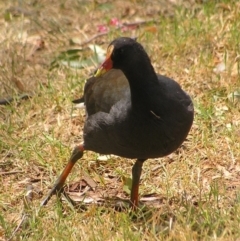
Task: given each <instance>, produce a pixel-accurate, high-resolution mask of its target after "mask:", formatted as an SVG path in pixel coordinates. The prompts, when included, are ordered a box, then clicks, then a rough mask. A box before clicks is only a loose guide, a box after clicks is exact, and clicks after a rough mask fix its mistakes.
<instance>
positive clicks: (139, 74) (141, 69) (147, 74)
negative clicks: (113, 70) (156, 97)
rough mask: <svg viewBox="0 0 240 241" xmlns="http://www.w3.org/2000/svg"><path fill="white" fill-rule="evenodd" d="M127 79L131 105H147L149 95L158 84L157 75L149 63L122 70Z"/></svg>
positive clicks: (149, 98)
mask: <svg viewBox="0 0 240 241" xmlns="http://www.w3.org/2000/svg"><path fill="white" fill-rule="evenodd" d="M123 72H124V74H125V76H126V78H127V79H128V82H129V85H130V91H131V100H132V105H133V106H139V105H141V106H144V105H148V104H149V102H150V100H151V95H152V94H153V93H154V92H155V90H156V89H157V87H158V86H159V82H158V77H157V75H156V73H155V71H154V68H153V66H152V65H151V64H149V65H144V66H136V67H135V68H134V69H129V68H128V70H126V71H123Z"/></svg>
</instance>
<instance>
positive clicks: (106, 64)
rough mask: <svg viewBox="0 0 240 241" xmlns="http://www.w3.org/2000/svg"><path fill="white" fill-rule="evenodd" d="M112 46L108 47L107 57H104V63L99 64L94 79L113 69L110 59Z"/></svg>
mask: <svg viewBox="0 0 240 241" xmlns="http://www.w3.org/2000/svg"><path fill="white" fill-rule="evenodd" d="M113 49H114V46H113V45H110V46H109V47H108V49H107V55H106V59H105V60H104V62H103V63H102V64H101V66H100V67H99V68H98V70H97V72H96V74H95V75H94V77H99V76H102V75H104V74H105V73H106V72H107V71H109V70H110V69H112V67H113V62H112V59H111V55H112V52H113Z"/></svg>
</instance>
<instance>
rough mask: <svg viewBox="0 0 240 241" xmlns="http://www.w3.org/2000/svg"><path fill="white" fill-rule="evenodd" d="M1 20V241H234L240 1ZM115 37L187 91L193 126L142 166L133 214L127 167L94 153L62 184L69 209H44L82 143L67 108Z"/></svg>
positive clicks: (55, 6)
mask: <svg viewBox="0 0 240 241" xmlns="http://www.w3.org/2000/svg"><path fill="white" fill-rule="evenodd" d="M0 13H1V14H0V67H1V68H0V104H1V105H0V125H1V128H0V185H1V189H0V241H2V240H44V241H45V240H73V241H74V240H114V241H115V240H181V241H182V240H226V241H229V240H240V152H239V150H240V113H239V112H240V31H239V30H240V18H239V14H240V3H239V2H238V1H233V0H232V1H231V0H225V1H201V0H196V1H194V0H189V1H184V0H171V1H170V0H168V1H164V0H159V1H155V0H154V1H151V4H150V3H149V2H148V1H104V0H103V1H102V0H99V1H83V0H82V1H81V0H78V1H74V0H61V1H56V0H52V1H46V0H34V1H33V0H26V1H23V0H22V1H21V0H19V1H16V0H12V1H3V0H0ZM118 36H129V37H137V40H138V41H139V42H140V43H142V45H143V46H144V47H145V49H146V50H147V52H148V54H149V56H150V57H151V60H152V63H153V66H154V68H155V70H156V72H158V73H161V74H162V75H166V76H169V77H171V78H173V79H175V80H176V81H177V82H178V83H179V84H180V85H181V86H182V88H183V89H184V90H185V91H187V92H188V93H189V94H190V96H191V97H192V99H193V102H194V107H195V119H194V123H193V126H192V129H191V131H190V133H189V135H188V137H187V139H186V141H185V142H184V143H183V145H182V146H181V147H180V148H179V149H178V150H177V151H176V152H175V153H172V154H171V155H169V156H167V157H164V158H159V159H151V160H148V161H146V162H145V163H144V166H143V173H142V177H141V185H140V201H141V206H140V209H139V210H138V212H136V213H133V212H132V211H131V210H130V209H129V208H128V207H127V205H125V204H126V203H127V200H128V198H129V182H131V179H130V178H131V168H132V165H133V163H134V160H127V159H124V158H120V157H117V156H101V155H99V154H98V153H93V152H86V153H85V154H84V157H83V158H82V159H81V160H80V161H79V162H78V163H77V164H76V166H75V167H74V169H73V171H72V172H71V175H70V176H69V178H68V180H67V183H66V187H65V191H66V192H67V193H68V194H69V195H70V197H71V198H72V200H73V201H74V204H73V203H71V202H69V201H68V200H66V199H65V198H64V197H62V200H63V201H62V202H60V201H59V199H57V198H56V197H55V196H53V197H52V199H51V200H50V202H49V203H48V204H47V206H45V207H41V208H40V203H41V201H42V200H43V198H44V197H45V196H46V194H47V193H48V191H49V190H50V188H51V187H52V185H53V184H54V182H55V180H56V178H57V176H58V175H59V174H60V172H61V171H62V169H63V168H64V166H65V165H66V163H67V161H68V158H69V156H70V154H71V151H72V149H73V148H74V146H75V145H77V144H78V143H80V142H81V141H82V129H83V124H84V120H85V112H84V110H83V109H79V108H76V107H75V105H74V104H72V100H74V99H76V98H79V97H81V95H82V93H83V87H84V83H85V80H86V79H87V78H88V77H89V76H91V75H92V73H93V71H94V69H95V68H96V67H97V66H98V65H99V62H100V60H101V58H102V55H103V54H102V53H101V52H100V51H99V49H100V50H101V51H102V50H106V48H107V46H108V44H109V43H110V41H111V40H113V39H114V38H116V37H118ZM113 90H114V87H113ZM119 203H120V204H121V205H124V206H125V208H120V204H119Z"/></svg>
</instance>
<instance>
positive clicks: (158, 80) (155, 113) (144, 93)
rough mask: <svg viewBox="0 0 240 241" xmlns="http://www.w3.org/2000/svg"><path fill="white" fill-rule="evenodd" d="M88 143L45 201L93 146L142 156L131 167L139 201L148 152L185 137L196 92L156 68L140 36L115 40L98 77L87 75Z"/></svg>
mask: <svg viewBox="0 0 240 241" xmlns="http://www.w3.org/2000/svg"><path fill="white" fill-rule="evenodd" d="M80 101H84V104H85V107H86V113H87V117H86V122H85V125H84V131H83V133H84V134H83V143H82V144H80V145H79V146H77V147H75V149H74V150H73V152H72V155H71V157H70V160H69V162H68V164H67V166H66V167H65V169H64V170H63V172H62V174H61V175H60V176H59V178H58V179H57V181H56V183H55V185H54V187H53V188H52V190H51V191H50V193H49V194H48V196H47V197H46V198H45V199H44V201H43V202H42V205H46V204H47V202H48V200H49V199H50V198H51V196H52V195H53V194H55V193H56V192H58V191H60V190H61V189H62V187H63V185H64V182H65V180H66V178H67V176H68V174H69V173H70V171H71V169H72V167H73V165H74V164H75V163H76V161H77V160H79V159H80V158H81V157H82V156H83V152H84V151H86V150H91V151H94V152H98V153H101V154H114V155H118V156H121V157H125V158H134V159H137V160H136V162H135V164H134V166H133V168H132V190H131V206H132V207H133V208H136V207H137V206H138V189H139V181H140V176H141V171H142V165H143V162H144V161H145V160H147V159H148V158H158V157H163V156H166V155H168V154H170V153H172V152H173V151H175V150H176V149H177V148H178V147H179V146H180V145H181V144H182V143H183V141H184V140H185V138H186V137H187V135H188V132H189V130H190V128H191V126H192V122H193V117H194V108H193V103H192V101H191V98H190V97H189V95H188V94H187V93H185V92H184V91H183V90H182V89H181V87H180V85H179V84H178V83H177V82H175V81H174V80H172V79H170V78H168V77H166V76H162V75H158V74H156V73H155V71H154V68H153V66H152V64H151V61H150V58H149V56H148V55H147V53H146V52H145V50H144V49H143V47H142V45H141V44H140V43H138V42H137V41H136V40H134V39H131V38H127V37H121V38H117V39H115V40H114V41H112V42H111V44H110V45H109V47H108V49H107V56H106V59H105V61H104V62H103V63H102V65H101V66H100V68H99V69H98V71H97V73H96V74H95V76H94V77H92V78H90V79H88V80H87V82H86V85H85V88H84V96H83V97H82V98H81V99H80Z"/></svg>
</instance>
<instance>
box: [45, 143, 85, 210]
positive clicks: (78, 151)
mask: <svg viewBox="0 0 240 241" xmlns="http://www.w3.org/2000/svg"><path fill="white" fill-rule="evenodd" d="M83 151H84V147H83V144H81V145H79V146H77V147H75V148H74V150H73V152H72V155H71V157H70V159H69V161H68V163H67V165H66V167H65V168H64V170H63V172H62V173H61V175H60V176H59V177H58V179H57V181H56V182H55V184H54V186H53V188H52V190H51V191H50V192H49V193H48V195H47V196H46V198H45V199H44V200H43V201H42V203H41V206H44V205H46V204H47V203H48V201H49V200H50V198H51V197H52V195H54V194H56V193H57V192H61V189H62V187H63V185H64V183H65V181H66V179H67V177H68V175H69V173H70V172H71V170H72V168H73V166H74V164H75V163H76V162H77V161H78V160H79V159H80V158H81V157H82V156H83Z"/></svg>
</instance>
